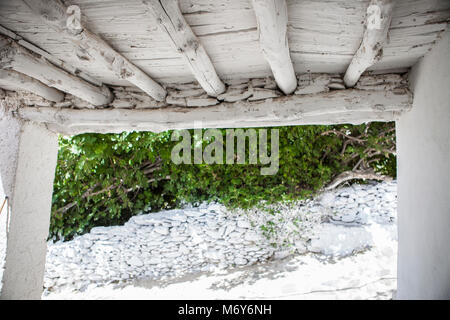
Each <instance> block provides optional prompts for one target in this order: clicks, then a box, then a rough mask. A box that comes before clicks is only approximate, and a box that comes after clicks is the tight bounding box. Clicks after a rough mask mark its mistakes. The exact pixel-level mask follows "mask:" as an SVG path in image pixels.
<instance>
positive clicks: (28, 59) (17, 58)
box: [0, 36, 112, 106]
mask: <svg viewBox="0 0 450 320" xmlns="http://www.w3.org/2000/svg"><path fill="white" fill-rule="evenodd" d="M0 51H1V53H0V57H1V59H0V66H1V67H2V68H4V69H12V70H15V71H17V72H20V73H23V74H25V75H27V76H29V77H32V78H34V79H37V80H39V81H40V82H42V83H44V84H45V85H47V86H49V87H53V88H56V89H58V90H61V91H64V92H68V93H71V94H73V95H74V96H77V97H79V98H81V99H83V100H86V101H88V102H89V103H92V104H93V105H96V106H100V105H105V104H108V103H110V102H111V100H112V95H111V92H110V91H109V89H108V88H107V87H104V86H103V87H96V86H94V85H92V84H90V83H88V82H86V81H84V80H82V79H80V78H77V77H75V76H73V75H71V74H70V73H68V72H66V71H64V70H62V69H59V68H58V67H56V66H54V65H53V64H51V63H49V62H48V61H47V60H46V59H44V58H42V57H41V56H38V55H36V54H34V53H32V52H30V51H29V50H28V49H26V48H24V47H22V46H20V45H18V44H17V43H16V42H15V41H14V40H11V39H9V38H6V37H4V36H0Z"/></svg>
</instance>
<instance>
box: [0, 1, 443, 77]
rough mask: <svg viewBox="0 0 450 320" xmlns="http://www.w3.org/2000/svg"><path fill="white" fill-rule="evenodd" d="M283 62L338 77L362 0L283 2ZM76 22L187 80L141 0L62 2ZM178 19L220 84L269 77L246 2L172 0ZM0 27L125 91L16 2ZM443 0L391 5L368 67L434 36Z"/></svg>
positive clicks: (414, 51) (3, 7) (360, 28)
mask: <svg viewBox="0 0 450 320" xmlns="http://www.w3.org/2000/svg"><path fill="white" fill-rule="evenodd" d="M286 2H287V7H288V20H289V21H288V22H289V23H288V40H289V49H290V54H291V60H292V62H293V64H294V68H295V71H296V73H297V74H299V73H308V72H311V73H345V71H346V69H347V67H348V66H349V64H350V62H351V60H352V58H353V55H354V54H355V52H356V51H357V50H358V48H359V46H360V44H361V39H362V35H363V33H364V20H365V14H366V9H367V6H368V5H369V2H370V1H369V0H355V1H347V0H330V1H316V0H314V1H312V0H304V1H303V0H302V1H297V0H286ZM66 3H67V4H71V5H78V6H79V7H80V8H81V12H82V13H83V17H86V21H83V22H84V25H85V26H86V27H87V28H88V29H89V30H90V31H92V32H93V33H95V34H97V35H99V36H100V37H101V38H102V39H104V40H105V41H106V42H107V43H108V44H110V45H111V46H112V47H113V48H114V49H115V50H116V51H118V52H119V53H121V54H122V55H124V56H125V57H127V59H129V60H130V61H131V62H132V63H133V64H135V65H136V66H137V67H139V68H140V69H141V70H142V71H144V72H145V73H147V74H148V75H150V76H151V77H152V78H153V79H154V80H156V81H158V82H160V83H187V82H192V81H195V77H194V76H193V75H192V72H191V70H190V69H189V68H188V67H187V66H186V63H185V60H184V58H183V57H182V56H181V55H180V54H179V53H178V52H176V51H175V50H174V49H173V45H172V44H171V43H170V41H168V39H167V34H165V33H164V32H162V31H161V30H160V28H159V27H158V24H157V22H156V21H155V20H154V19H152V18H151V17H149V14H148V13H147V12H146V10H147V7H146V5H145V4H143V2H142V0H127V1H123V0H102V1H91V0H70V1H67V2H66ZM180 9H181V12H182V13H183V16H184V18H185V20H186V22H187V23H188V24H189V25H190V27H191V29H192V31H193V32H194V33H195V34H196V36H197V38H198V39H199V41H201V43H202V45H203V46H204V48H205V50H206V52H207V53H208V55H209V57H210V58H211V61H212V63H213V64H214V67H215V69H216V71H217V74H218V75H219V77H220V78H221V79H222V81H223V82H225V83H226V84H228V83H229V82H230V81H231V80H236V79H242V78H263V77H268V76H271V74H272V72H271V69H270V67H269V65H268V64H267V61H266V60H265V59H264V56H263V54H262V52H261V50H260V47H259V38H258V30H257V25H256V18H255V13H254V10H253V7H252V5H251V1H250V0H226V1H225V0H180ZM0 12H1V13H2V14H1V15H0V25H3V26H4V27H6V28H8V29H10V30H12V31H14V32H16V33H17V34H18V35H19V36H21V37H23V38H24V39H25V40H27V41H29V42H31V43H33V44H35V45H36V46H38V47H39V48H42V49H45V50H46V51H47V52H49V53H50V54H52V55H54V56H55V57H56V58H58V59H60V60H63V61H64V62H66V63H68V64H70V65H72V66H74V67H75V68H78V69H79V70H81V71H83V72H86V73H88V74H89V75H91V76H92V77H93V78H95V79H98V80H99V81H100V82H103V83H105V84H110V85H118V86H119V85H120V86H129V85H130V84H129V82H128V81H127V80H124V79H119V78H118V77H117V76H116V75H115V74H114V73H113V71H111V70H109V69H107V68H105V67H104V66H102V65H101V64H92V63H90V62H89V61H87V60H80V59H78V58H77V56H76V55H75V54H73V44H72V43H71V42H70V41H68V39H66V38H65V37H62V36H61V34H59V33H57V32H55V31H54V30H53V29H52V28H50V27H49V26H48V25H47V24H45V23H43V22H42V20H41V19H40V18H39V17H36V16H35V15H33V14H32V12H31V11H30V10H29V9H28V7H27V6H26V5H25V4H24V3H23V2H22V1H11V0H0ZM449 17H450V1H448V0H433V1H424V0H397V1H396V4H395V7H394V12H393V17H392V22H391V27H390V31H389V43H387V44H385V46H384V48H383V57H382V59H381V60H380V61H378V62H377V63H376V64H374V65H373V66H371V67H370V68H369V69H368V70H377V71H382V72H386V71H385V70H388V69H394V68H407V67H410V66H412V65H413V64H414V63H416V62H417V61H418V59H419V58H420V57H422V56H423V55H424V54H425V53H426V52H427V51H428V50H429V49H430V48H431V47H432V46H433V45H434V42H435V41H436V40H437V39H439V35H440V34H441V32H442V31H443V30H445V28H446V27H447V24H448V19H449Z"/></svg>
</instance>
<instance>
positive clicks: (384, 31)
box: [344, 0, 395, 88]
mask: <svg viewBox="0 0 450 320" xmlns="http://www.w3.org/2000/svg"><path fill="white" fill-rule="evenodd" d="M394 4H395V0H371V1H370V4H369V6H368V7H367V13H366V23H365V31H364V36H363V39H362V41H361V45H360V47H359V48H358V51H356V53H355V55H354V57H353V59H352V62H351V63H350V65H349V67H348V69H347V71H346V72H345V76H344V82H345V85H346V86H347V87H350V88H351V87H354V86H355V84H356V83H357V82H358V79H359V77H360V76H361V74H362V73H363V72H364V71H366V69H367V68H369V67H370V66H372V65H374V64H375V63H376V62H377V61H380V60H381V58H382V55H383V46H384V44H385V43H386V41H387V37H388V31H389V27H390V25H391V20H392V13H393V8H394Z"/></svg>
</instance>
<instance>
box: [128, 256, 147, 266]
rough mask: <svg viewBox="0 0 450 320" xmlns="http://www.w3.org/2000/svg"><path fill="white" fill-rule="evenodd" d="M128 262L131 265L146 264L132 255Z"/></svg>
mask: <svg viewBox="0 0 450 320" xmlns="http://www.w3.org/2000/svg"><path fill="white" fill-rule="evenodd" d="M127 262H128V264H129V265H130V266H135V267H142V266H143V265H144V264H143V263H142V261H141V260H140V259H139V258H138V257H131V259H129V260H128V261H127Z"/></svg>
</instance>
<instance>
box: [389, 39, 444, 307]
mask: <svg viewBox="0 0 450 320" xmlns="http://www.w3.org/2000/svg"><path fill="white" fill-rule="evenodd" d="M410 87H411V89H412V91H413V93H414V103H413V108H412V110H411V111H410V112H408V113H406V114H404V115H402V116H401V118H400V119H399V121H398V122H397V152H398V241H399V242H398V246H399V248H398V291H397V298H398V299H450V32H449V31H447V32H446V33H445V34H444V35H443V38H442V39H440V41H439V42H438V43H437V44H436V45H435V47H434V48H433V49H432V50H431V51H430V52H428V53H427V54H426V55H425V57H424V58H422V59H421V61H419V62H418V63H417V64H416V65H415V66H414V67H413V68H412V70H411V73H410Z"/></svg>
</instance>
